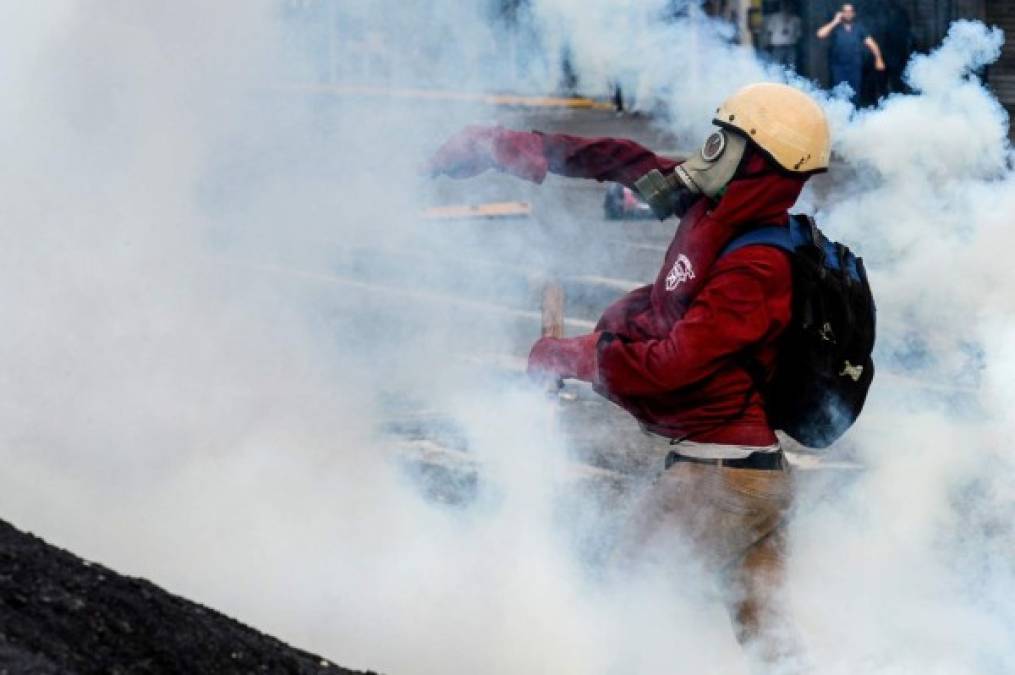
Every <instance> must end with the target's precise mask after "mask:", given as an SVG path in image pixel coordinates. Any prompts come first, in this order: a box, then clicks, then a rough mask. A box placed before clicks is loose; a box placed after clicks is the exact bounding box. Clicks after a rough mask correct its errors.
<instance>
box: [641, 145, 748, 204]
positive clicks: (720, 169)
mask: <svg viewBox="0 0 1015 675" xmlns="http://www.w3.org/2000/svg"><path fill="white" fill-rule="evenodd" d="M746 149H747V137H746V136H744V135H742V134H740V133H738V132H736V131H733V130H730V129H725V128H717V129H716V130H715V131H713V132H712V134H711V135H709V137H708V138H706V139H705V143H704V144H703V145H702V146H701V150H700V151H699V152H697V153H695V154H694V155H693V156H692V157H690V158H688V159H687V161H685V162H684V163H683V164H680V165H679V166H677V168H676V169H674V170H673V173H671V174H670V175H668V176H664V175H663V174H662V172H661V171H659V170H658V169H653V170H651V171H649V172H648V173H647V174H645V175H644V176H642V177H641V178H639V179H638V180H636V181H635V182H634V187H635V189H637V190H638V192H639V193H640V194H641V196H642V199H644V200H645V201H646V202H648V205H649V206H650V207H651V208H652V212H653V213H654V214H656V217H657V218H659V220H665V219H666V218H668V217H670V216H672V215H676V216H677V217H678V218H680V217H682V216H683V215H684V214H685V213H686V212H687V210H688V209H689V208H691V205H693V204H694V202H696V201H698V199H700V198H701V197H703V196H704V197H708V198H709V199H718V198H719V197H721V196H722V193H723V192H724V191H725V189H726V185H727V184H729V182H730V181H731V180H732V179H733V174H735V173H736V172H737V167H738V166H740V160H741V159H743V157H744V151H745V150H746Z"/></svg>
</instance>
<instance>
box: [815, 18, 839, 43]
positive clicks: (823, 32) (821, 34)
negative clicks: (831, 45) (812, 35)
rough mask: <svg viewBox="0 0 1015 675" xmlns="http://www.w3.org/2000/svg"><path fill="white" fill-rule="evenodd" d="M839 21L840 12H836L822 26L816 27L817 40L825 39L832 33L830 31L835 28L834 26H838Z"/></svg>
mask: <svg viewBox="0 0 1015 675" xmlns="http://www.w3.org/2000/svg"><path fill="white" fill-rule="evenodd" d="M840 23H842V12H836V13H835V16H834V17H833V18H832V20H831V21H829V22H828V23H826V24H825V25H824V26H822V27H821V28H819V29H818V33H817V35H818V39H819V40H824V39H826V38H827V37H828V36H829V35H831V34H832V31H833V30H835V27H836V26H838V25H839V24H840Z"/></svg>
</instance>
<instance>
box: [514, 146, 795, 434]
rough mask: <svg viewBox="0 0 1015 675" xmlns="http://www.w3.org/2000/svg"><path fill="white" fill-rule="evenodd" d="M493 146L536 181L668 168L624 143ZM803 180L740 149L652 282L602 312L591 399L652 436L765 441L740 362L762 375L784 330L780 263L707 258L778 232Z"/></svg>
mask: <svg viewBox="0 0 1015 675" xmlns="http://www.w3.org/2000/svg"><path fill="white" fill-rule="evenodd" d="M502 131H505V132H506V133H504V134H503V135H501V136H499V137H498V139H497V141H496V143H495V147H494V158H495V163H496V164H497V165H498V166H499V167H500V168H501V169H503V170H505V171H508V172H511V173H515V174H516V175H520V176H523V177H525V178H528V179H530V180H534V181H536V182H541V181H542V180H543V178H544V177H545V175H546V172H547V171H550V172H553V173H556V174H561V175H564V176H572V177H578V178H595V179H596V180H598V181H615V182H618V183H622V184H624V185H626V186H628V187H632V186H633V183H634V181H635V180H637V179H638V178H640V177H641V176H643V175H644V174H645V173H646V172H648V171H650V170H652V169H659V170H661V171H663V172H669V171H672V169H673V168H674V167H675V166H676V165H677V162H674V161H673V160H670V159H667V158H664V157H660V156H658V155H656V154H654V153H652V152H651V151H649V150H647V149H646V148H644V147H642V146H640V145H638V144H637V143H634V142H633V141H628V140H622V139H612V138H580V137H574V136H567V135H563V134H541V133H538V132H532V133H522V132H507V131H506V130H502ZM804 180H805V179H804V178H800V177H796V176H791V175H788V174H786V173H785V172H781V171H779V170H778V169H777V168H776V167H775V166H774V165H773V164H772V163H771V160H769V159H768V158H767V157H766V156H764V155H763V154H762V153H760V152H757V151H755V150H753V149H751V148H748V154H747V156H746V157H745V160H744V161H743V162H742V164H741V166H740V169H739V170H738V172H737V175H736V176H735V177H734V179H733V180H732V181H731V182H730V184H729V185H728V186H727V189H726V191H725V193H724V194H723V196H722V197H721V199H720V200H718V201H717V202H714V201H711V200H709V199H705V198H703V199H701V200H699V201H698V202H697V203H696V204H695V205H694V206H693V207H692V208H691V210H690V211H689V212H688V213H687V214H686V215H685V216H684V217H683V218H682V219H681V221H680V224H679V227H678V228H677V231H676V233H675V234H674V238H673V241H672V242H671V244H670V246H669V248H668V250H667V252H666V256H665V258H664V260H663V264H662V267H661V268H660V270H659V273H658V275H657V276H656V280H655V283H654V284H652V285H649V286H644V287H642V288H638V289H636V290H634V291H632V292H631V293H629V294H627V295H626V296H624V297H623V298H621V299H620V300H618V301H617V302H615V303H614V304H613V305H611V306H610V307H609V308H608V309H607V310H606V311H605V312H604V314H603V316H602V318H601V319H600V320H599V323H598V325H597V327H596V330H597V331H601V332H602V333H603V335H602V338H601V339H600V340H599V342H598V345H597V347H596V349H597V354H596V365H595V369H594V372H595V374H594V376H593V378H592V381H593V384H594V386H595V387H596V390H597V391H598V392H599V393H601V394H602V395H604V396H606V397H607V398H609V399H610V400H611V401H613V402H615V403H617V404H618V405H620V406H622V407H623V408H624V409H626V410H628V411H629V412H630V413H631V414H632V415H634V417H635V418H637V419H638V420H639V421H640V422H641V423H642V425H643V426H644V427H645V428H647V429H649V430H650V431H653V432H655V433H658V434H661V435H664V436H667V437H671V438H680V439H689V440H693V441H698V442H708V443H726V444H738V445H751V446H765V445H770V444H772V443H774V442H775V441H776V438H775V435H774V433H773V432H772V429H771V427H770V426H769V424H768V420H767V418H766V415H765V410H764V406H763V402H762V399H761V396H760V394H759V393H758V391H757V388H756V387H755V384H754V380H753V378H752V376H751V374H750V371H749V367H747V366H745V365H744V363H745V360H746V359H747V358H750V359H753V362H754V363H756V364H758V365H760V366H761V368H762V369H763V371H764V372H765V373H766V374H767V375H771V372H772V370H773V368H774V366H775V358H776V353H777V341H778V338H779V336H780V335H781V334H782V332H783V330H784V329H785V328H786V326H787V324H788V323H789V320H790V308H791V301H792V289H793V282H792V271H791V267H790V261H789V257H788V255H787V254H786V253H785V252H783V251H781V250H778V249H775V248H773V247H770V246H764V245H757V246H747V247H744V248H741V249H739V250H737V251H735V252H734V253H731V254H730V255H727V256H722V257H719V253H720V252H721V251H722V249H723V248H724V247H725V246H726V244H727V243H729V242H730V241H731V240H732V239H734V238H736V237H737V236H738V235H739V234H741V233H743V232H746V231H747V230H749V229H753V228H755V227H758V226H762V225H783V226H785V225H786V223H787V220H788V212H787V210H788V209H789V208H790V207H791V206H792V205H793V203H794V202H795V201H796V200H797V197H798V196H799V194H800V191H801V190H802V188H803V184H804Z"/></svg>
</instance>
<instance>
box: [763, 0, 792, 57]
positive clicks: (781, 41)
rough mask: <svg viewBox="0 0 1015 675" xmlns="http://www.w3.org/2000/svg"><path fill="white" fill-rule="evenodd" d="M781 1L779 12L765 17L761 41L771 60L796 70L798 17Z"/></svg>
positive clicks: (784, 0) (784, 1)
mask: <svg viewBox="0 0 1015 675" xmlns="http://www.w3.org/2000/svg"><path fill="white" fill-rule="evenodd" d="M787 5H788V3H787V2H786V0H782V2H781V3H780V5H779V11H778V12H776V13H774V14H768V15H767V16H765V22H764V24H763V26H762V29H761V40H762V44H763V45H764V47H765V50H766V51H767V52H768V55H769V57H771V59H772V60H773V61H774V62H776V63H778V64H781V65H783V66H785V67H787V68H791V69H793V70H796V69H797V42H799V41H800V34H801V29H800V17H799V16H797V15H796V14H794V13H793V12H791V11H790V9H789V7H788V6H787Z"/></svg>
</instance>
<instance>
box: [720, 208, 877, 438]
mask: <svg viewBox="0 0 1015 675" xmlns="http://www.w3.org/2000/svg"><path fill="white" fill-rule="evenodd" d="M754 244H767V245H769V246H776V247H778V248H781V249H783V250H784V251H787V252H788V253H790V254H791V256H792V260H793V314H792V318H791V321H790V325H789V326H788V327H787V329H786V332H785V334H784V335H783V337H782V342H781V344H780V347H779V354H778V358H777V361H776V367H775V373H774V375H773V376H772V379H771V380H768V381H766V378H765V377H764V375H763V374H762V373H761V369H760V366H759V365H758V364H757V363H756V362H754V361H753V360H749V361H750V363H747V364H745V367H746V368H747V369H748V371H749V372H750V373H751V376H752V377H753V378H754V380H755V383H756V384H757V385H758V387H759V389H760V390H761V393H762V397H763V398H764V401H765V411H766V413H767V415H768V418H769V423H770V424H771V425H772V427H773V428H774V429H781V430H783V431H784V432H786V433H787V434H789V436H791V437H792V438H793V439H794V440H796V441H798V442H799V443H801V444H803V445H806V446H808V447H812V448H826V447H828V446H829V445H831V444H832V443H833V442H834V441H835V440H836V439H838V438H839V437H840V436H842V434H843V433H845V431H846V430H847V429H848V428H849V427H850V426H851V425H852V424H853V422H855V421H856V418H857V417H858V416H859V415H860V411H861V410H862V409H863V404H864V401H865V400H866V399H867V390H868V389H870V385H871V381H873V379H874V361H873V360H872V359H871V352H872V351H873V350H874V324H875V308H874V297H873V295H872V294H871V288H870V284H869V283H868V281H867V272H866V270H864V266H863V260H862V259H861V258H858V257H856V256H855V255H853V254H852V253H851V252H850V250H849V249H848V248H846V247H845V246H843V245H842V244H840V243H838V242H834V241H830V240H829V239H828V238H827V237H825V235H824V234H823V233H822V232H821V230H819V229H818V228H817V225H815V223H814V220H813V219H812V218H810V217H808V216H801V215H793V216H790V221H789V227H788V228H786V227H763V228H758V229H756V230H752V231H750V232H748V233H747V234H744V235H742V236H740V237H738V238H736V239H734V240H733V241H732V242H730V243H729V244H728V245H727V246H726V248H725V249H723V252H722V254H723V255H725V254H727V253H731V252H733V251H735V250H737V249H740V248H743V247H744V246H751V245H754Z"/></svg>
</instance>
